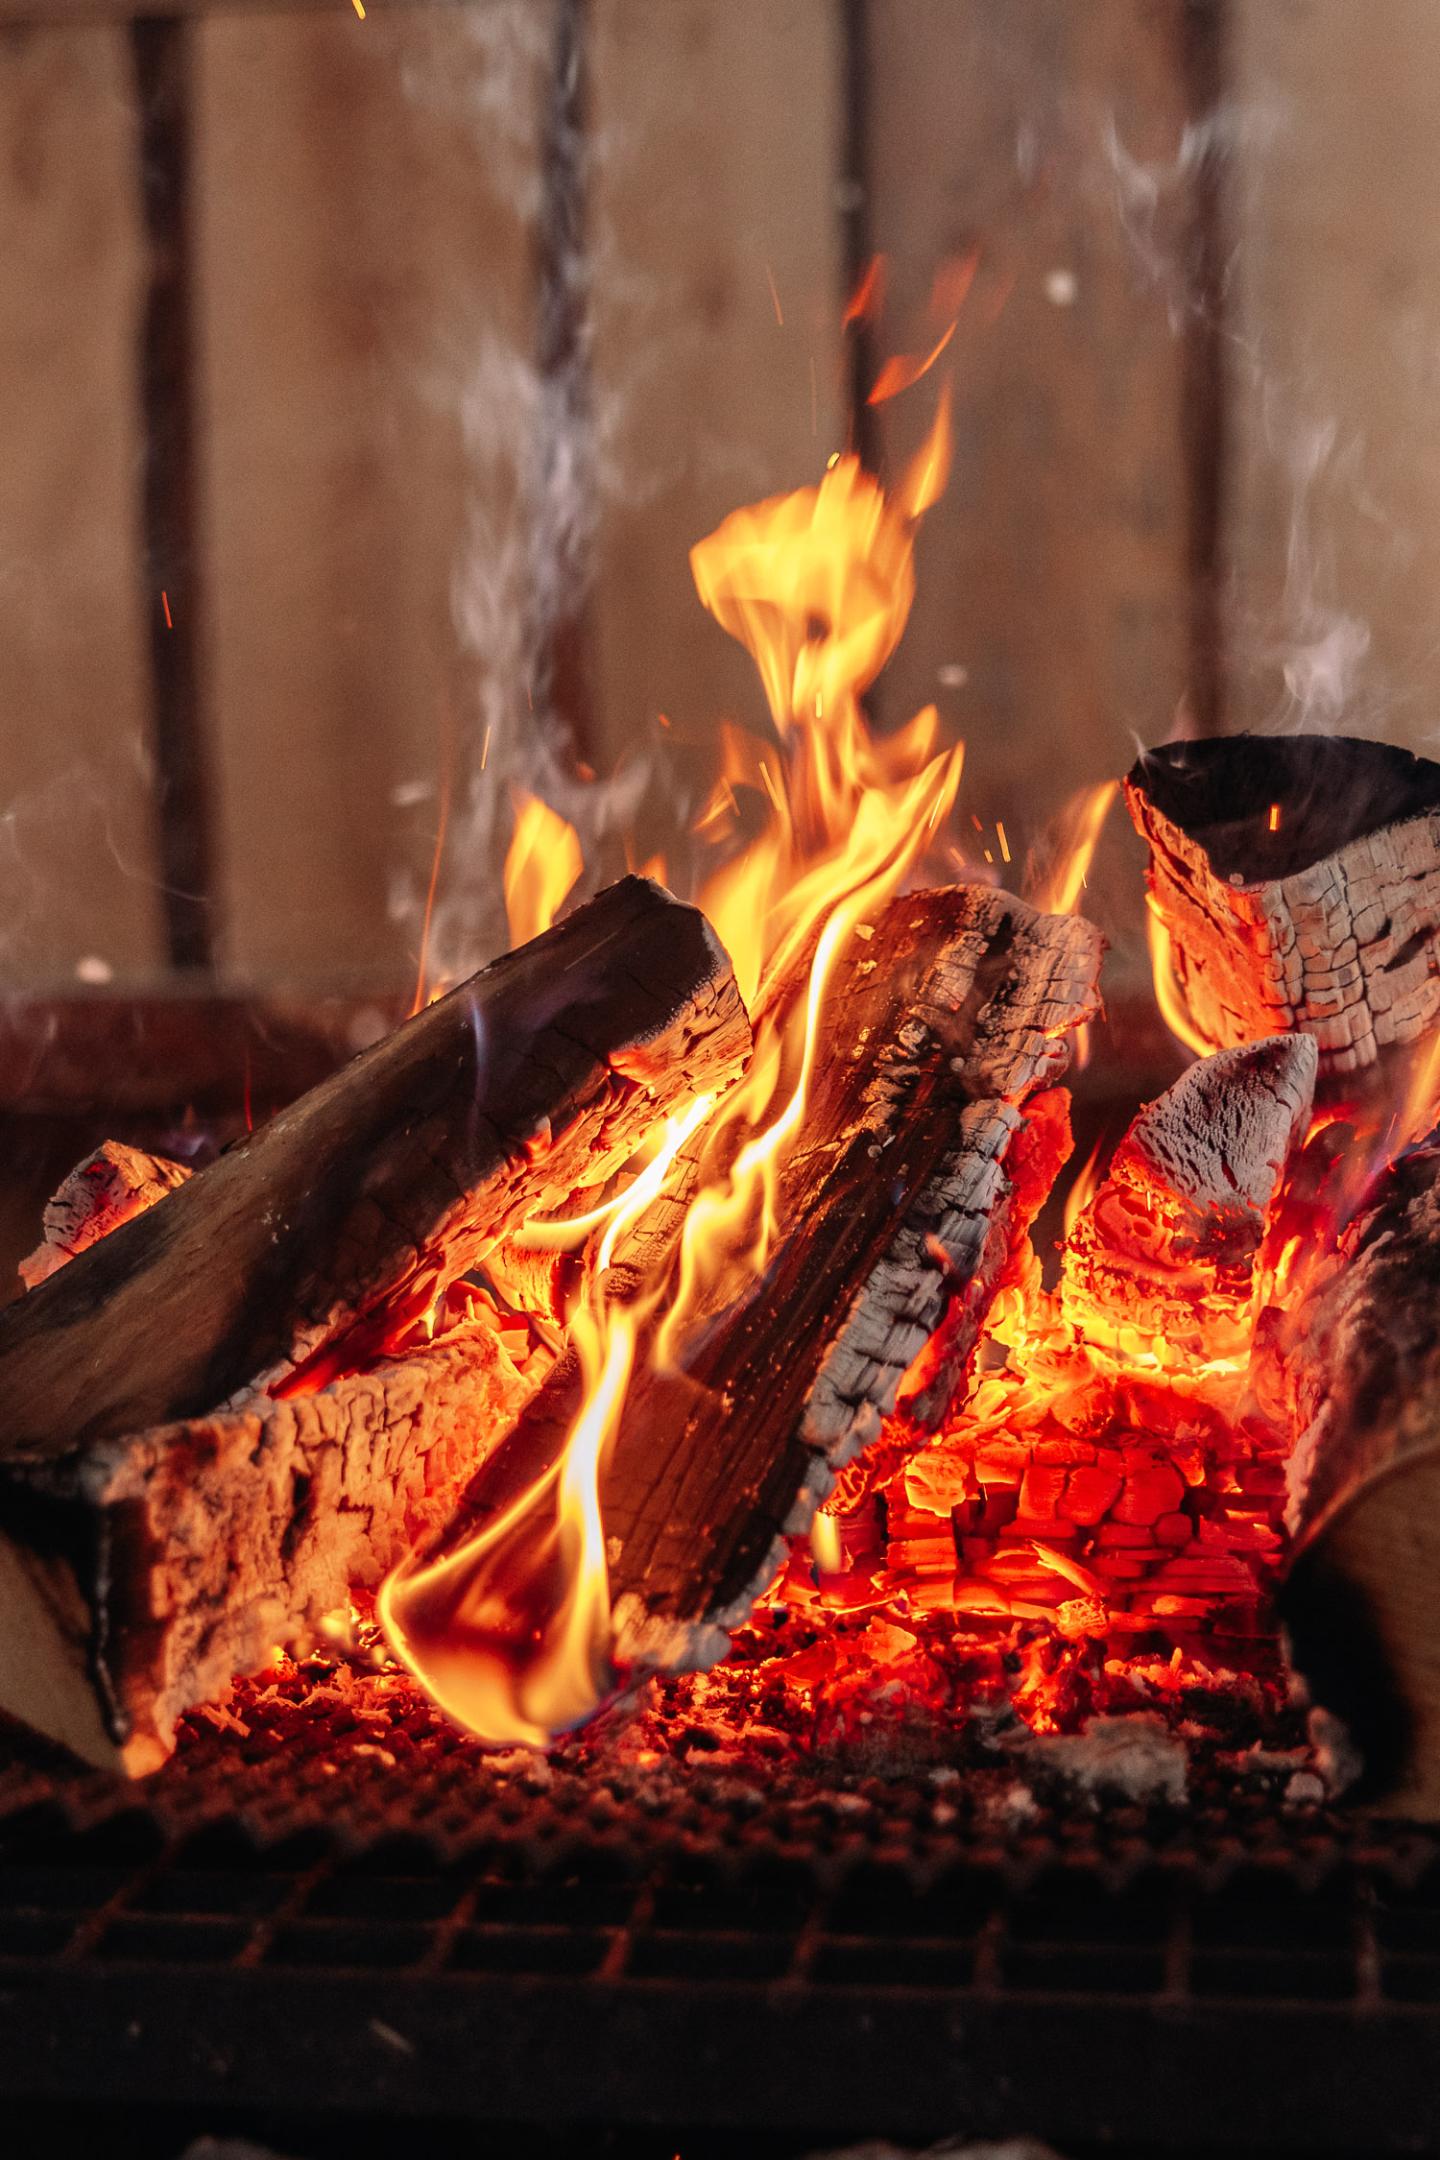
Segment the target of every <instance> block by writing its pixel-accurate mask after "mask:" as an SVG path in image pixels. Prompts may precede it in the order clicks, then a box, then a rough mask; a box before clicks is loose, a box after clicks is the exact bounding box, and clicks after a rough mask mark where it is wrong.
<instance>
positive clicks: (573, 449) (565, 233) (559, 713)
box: [531, 0, 597, 759]
mask: <svg viewBox="0 0 1440 2160" xmlns="http://www.w3.org/2000/svg"><path fill="white" fill-rule="evenodd" d="M587 28H588V24H587V0H556V11H555V43H554V49H553V54H552V58H551V67H550V79H549V83H548V86H547V93H546V99H545V109H544V113H543V116H542V122H541V131H540V186H541V199H540V219H539V230H538V234H537V239H536V282H537V305H538V322H537V340H536V365H537V369H538V372H539V377H540V412H539V426H540V440H539V444H538V472H537V483H536V490H535V500H534V503H533V506H532V510H533V517H534V531H533V534H532V540H531V546H532V558H531V559H532V565H533V577H532V586H533V604H534V610H535V617H534V624H533V654H534V658H533V670H534V673H533V680H532V684H531V697H532V703H533V705H534V708H535V710H536V711H537V712H538V713H540V714H542V715H548V716H549V717H550V718H551V719H553V720H558V721H560V722H561V723H563V725H564V726H565V728H566V729H567V730H568V732H569V736H570V741H571V745H572V748H573V751H574V754H575V756H576V757H577V758H582V759H583V758H584V757H585V756H586V754H587V753H588V751H589V748H590V746H591V743H592V741H593V735H594V729H593V711H592V697H591V675H590V667H589V659H590V638H589V624H588V608H587V600H588V595H589V588H590V582H591V577H592V575H593V562H592V553H593V543H594V537H595V530H596V524H597V508H596V500H595V471H594V440H593V429H594V408H593V397H592V386H591V374H590V359H591V321H590V263H589V256H588V252H587V246H586V209H587V200H586V198H587V194H588V181H589V170H588V166H589V156H588V143H587V135H586V131H587V123H588V110H587V106H588V97H587V90H588V82H587V66H586V33H587Z"/></svg>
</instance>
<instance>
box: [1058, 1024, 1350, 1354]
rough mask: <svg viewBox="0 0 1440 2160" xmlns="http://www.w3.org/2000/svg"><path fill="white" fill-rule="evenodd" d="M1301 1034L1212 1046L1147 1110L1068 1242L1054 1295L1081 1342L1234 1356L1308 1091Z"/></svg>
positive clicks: (1245, 1329) (1304, 1119)
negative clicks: (1225, 1047) (1211, 1053)
mask: <svg viewBox="0 0 1440 2160" xmlns="http://www.w3.org/2000/svg"><path fill="white" fill-rule="evenodd" d="M1317 1062H1318V1060H1317V1053H1316V1046H1315V1044H1314V1042H1313V1041H1312V1040H1311V1038H1310V1037H1309V1036H1308V1035H1275V1036H1270V1037H1268V1038H1267V1039H1266V1040H1265V1041H1263V1042H1257V1043H1248V1044H1244V1045H1242V1046H1241V1047H1239V1048H1237V1049H1233V1050H1219V1051H1217V1052H1216V1053H1215V1054H1214V1056H1213V1057H1208V1058H1202V1059H1201V1060H1200V1061H1199V1063H1198V1064H1195V1065H1192V1066H1191V1067H1190V1069H1189V1071H1188V1072H1185V1073H1182V1075H1181V1077H1180V1078H1179V1079H1178V1080H1177V1081H1176V1082H1175V1084H1174V1085H1173V1087H1171V1088H1169V1089H1167V1091H1166V1092H1165V1094H1163V1095H1162V1096H1160V1097H1159V1099H1158V1100H1157V1101H1155V1102H1153V1103H1151V1104H1150V1105H1149V1106H1148V1107H1147V1108H1146V1109H1144V1110H1142V1111H1141V1113H1140V1115H1139V1116H1138V1117H1137V1118H1136V1119H1135V1121H1134V1123H1133V1124H1132V1125H1131V1127H1130V1129H1129V1131H1128V1132H1127V1133H1126V1134H1125V1137H1124V1139H1123V1140H1122V1141H1121V1142H1120V1144H1119V1146H1118V1147H1117V1148H1116V1150H1115V1153H1114V1155H1113V1156H1112V1157H1111V1160H1110V1167H1109V1170H1108V1172H1107V1173H1106V1176H1105V1179H1104V1182H1103V1183H1102V1184H1101V1186H1100V1189H1099V1191H1098V1192H1097V1193H1096V1194H1095V1197H1094V1199H1093V1200H1091V1202H1090V1203H1089V1205H1088V1206H1087V1207H1085V1208H1083V1209H1082V1210H1081V1213H1080V1215H1079V1216H1078V1218H1077V1220H1076V1222H1075V1225H1074V1228H1073V1229H1072V1230H1071V1232H1070V1235H1069V1237H1068V1238H1067V1239H1066V1241H1065V1255H1064V1260H1063V1263H1062V1267H1061V1275H1060V1303H1061V1310H1062V1311H1063V1313H1064V1315H1065V1318H1066V1319H1067V1320H1068V1321H1070V1322H1071V1324H1072V1325H1073V1326H1075V1327H1077V1328H1078V1329H1079V1331H1080V1333H1081V1334H1082V1335H1084V1336H1085V1337H1086V1338H1087V1339H1088V1340H1089V1341H1091V1342H1095V1343H1099V1344H1102V1345H1104V1346H1106V1347H1108V1348H1111V1349H1118V1350H1120V1351H1122V1352H1127V1351H1128V1352H1129V1353H1131V1354H1135V1353H1139V1352H1147V1353H1148V1352H1153V1350H1154V1349H1155V1347H1156V1346H1157V1345H1159V1346H1161V1350H1162V1354H1169V1353H1173V1354H1174V1355H1175V1356H1176V1357H1177V1358H1180V1359H1184V1360H1187V1361H1193V1360H1196V1359H1202V1360H1208V1359H1214V1358H1227V1357H1236V1356H1243V1355H1245V1354H1246V1353H1247V1352H1248V1347H1249V1343H1250V1338H1251V1333H1252V1329H1253V1323H1254V1298H1255V1263H1256V1260H1257V1259H1258V1257H1259V1253H1260V1249H1261V1245H1262V1243H1263V1241H1264V1237H1265V1232H1266V1229H1267V1226H1268V1223H1269V1220H1270V1213H1271V1209H1272V1206H1273V1203H1274V1200H1275V1196H1276V1193H1277V1191H1278V1189H1279V1185H1280V1180H1281V1178H1282V1176H1283V1175H1284V1172H1285V1168H1286V1165H1287V1163H1288V1162H1289V1160H1290V1157H1291V1155H1292V1153H1293V1151H1294V1149H1295V1148H1296V1147H1297V1146H1298V1145H1299V1143H1300V1142H1301V1141H1302V1140H1303V1139H1304V1137H1305V1132H1306V1129H1307V1127H1308V1124H1309V1121H1310V1113H1311V1108H1312V1104H1313V1100H1314V1092H1315V1074H1316V1069H1317Z"/></svg>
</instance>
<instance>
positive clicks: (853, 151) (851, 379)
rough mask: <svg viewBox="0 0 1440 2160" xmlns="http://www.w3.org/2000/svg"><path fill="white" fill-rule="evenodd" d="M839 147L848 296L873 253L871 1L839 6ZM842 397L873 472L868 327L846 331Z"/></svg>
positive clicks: (849, 0) (856, 445)
mask: <svg viewBox="0 0 1440 2160" xmlns="http://www.w3.org/2000/svg"><path fill="white" fill-rule="evenodd" d="M840 52H841V117H840V126H841V142H840V184H839V189H838V201H839V211H840V257H841V263H842V265H843V275H844V278H845V291H846V294H847V296H848V295H849V294H850V293H853V292H854V291H855V289H856V287H857V286H858V284H859V283H860V280H861V278H862V277H863V276H864V275H865V269H866V265H867V264H868V263H869V261H870V257H871V255H872V253H873V252H874V245H873V243H874V233H873V228H872V223H871V216H870V0H840ZM845 354H846V381H845V397H846V405H847V408H848V417H849V423H850V447H851V449H852V450H854V451H855V453H856V455H857V456H858V457H859V459H860V461H861V463H862V464H863V465H865V466H867V467H868V468H869V469H870V470H871V471H872V472H873V471H874V470H875V460H876V457H877V455H878V451H879V440H878V430H877V428H876V425H875V408H874V407H873V406H872V405H868V404H867V403H866V402H865V401H866V398H867V396H868V394H869V390H870V385H871V384H872V383H873V382H874V380H875V341H874V338H873V335H872V333H871V329H870V325H869V322H868V321H865V320H862V321H859V322H854V323H851V324H850V326H849V328H848V330H847V331H846V344H845Z"/></svg>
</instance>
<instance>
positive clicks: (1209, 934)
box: [1125, 735, 1440, 1073]
mask: <svg viewBox="0 0 1440 2160" xmlns="http://www.w3.org/2000/svg"><path fill="white" fill-rule="evenodd" d="M1125 794H1126V800H1127V801H1128V803H1129V806H1130V814H1131V817H1132V818H1133V819H1134V821H1135V825H1136V828H1137V830H1138V831H1139V832H1140V834H1141V836H1142V838H1143V839H1144V840H1145V841H1146V843H1147V845H1148V847H1149V850H1150V862H1149V868H1148V873H1147V877H1148V883H1149V889H1150V904H1151V908H1152V911H1153V914H1154V917H1155V919H1156V922H1157V925H1158V927H1159V930H1160V932H1161V934H1162V939H1163V942H1164V944H1165V945H1166V946H1167V947H1168V955H1162V956H1161V957H1162V958H1168V965H1169V968H1170V970H1171V971H1172V973H1173V977H1174V983H1175V988H1176V990H1177V992H1178V995H1179V998H1180V1000H1181V1003H1182V1005H1183V1008H1184V1010H1183V1013H1182V1014H1181V1015H1180V1016H1178V1017H1179V1018H1180V1019H1181V1021H1182V1022H1183V1023H1187V1025H1186V1026H1185V1030H1184V1031H1185V1032H1187V1033H1188V1034H1191V1035H1193V1036H1194V1038H1195V1041H1196V1046H1197V1047H1201V1048H1210V1049H1218V1048H1224V1047H1228V1046H1229V1045H1231V1044H1234V1043H1241V1042H1251V1041H1254V1040H1255V1039H1256V1038H1257V1037H1259V1036H1262V1035H1272V1034H1276V1033H1280V1032H1282V1031H1286V1032H1288V1031H1291V1030H1295V1029H1299V1030H1302V1031H1304V1032H1305V1033H1307V1034H1311V1035H1313V1036H1314V1037H1315V1039H1316V1041H1317V1043H1318V1044H1319V1046H1320V1058H1321V1068H1322V1072H1336V1073H1339V1072H1354V1071H1358V1070H1360V1069H1361V1068H1363V1067H1365V1066H1368V1065H1372V1064H1373V1063H1374V1062H1375V1060H1376V1059H1377V1057H1378V1056H1379V1055H1380V1053H1381V1051H1382V1050H1383V1049H1384V1047H1385V1046H1386V1045H1387V1044H1390V1043H1408V1042H1412V1041H1414V1039H1415V1038H1416V1037H1417V1036H1419V1035H1421V1034H1423V1033H1424V1032H1425V1031H1426V1030H1427V1029H1428V1028H1430V1027H1431V1026H1433V1025H1434V1023H1435V1021H1436V1019H1437V1017H1440V765H1435V764H1431V763H1430V762H1429V761H1428V760H1427V759H1424V758H1417V757H1414V756H1412V755H1411V754H1410V752H1409V751H1406V750H1396V749H1393V748H1391V747H1390V746H1389V745H1388V744H1385V743H1375V742H1362V741H1359V740H1357V739H1355V738H1353V737H1349V736H1309V735H1292V736H1255V735H1235V736H1229V737H1225V738H1221V739H1216V740H1214V741H1209V742H1186V743H1169V744H1166V745H1165V746H1164V748H1162V749H1159V750H1151V751H1147V752H1146V753H1145V755H1144V756H1143V757H1142V758H1140V759H1139V761H1138V762H1137V763H1136V764H1135V765H1134V767H1133V768H1132V769H1131V772H1130V774H1129V777H1128V778H1127V780H1126V783H1125Z"/></svg>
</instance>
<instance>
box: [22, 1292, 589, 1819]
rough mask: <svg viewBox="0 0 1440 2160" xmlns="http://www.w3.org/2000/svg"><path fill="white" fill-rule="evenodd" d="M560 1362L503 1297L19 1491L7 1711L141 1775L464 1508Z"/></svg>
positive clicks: (86, 1453)
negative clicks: (313, 1385) (503, 1317)
mask: <svg viewBox="0 0 1440 2160" xmlns="http://www.w3.org/2000/svg"><path fill="white" fill-rule="evenodd" d="M549 1363H550V1358H549V1354H548V1353H547V1352H546V1351H545V1350H544V1349H543V1348H542V1347H541V1346H539V1345H538V1344H535V1343H533V1342H527V1341H526V1340H525V1338H524V1334H523V1331H517V1330H516V1329H515V1328H513V1327H512V1328H506V1327H505V1326H504V1325H503V1324H502V1323H500V1322H499V1321H498V1320H497V1319H496V1318H495V1317H494V1316H493V1315H492V1314H489V1313H487V1312H486V1311H485V1310H484V1308H483V1306H482V1307H481V1308H480V1309H479V1310H477V1311H476V1312H475V1313H474V1314H473V1315H472V1316H471V1317H469V1318H468V1319H465V1318H462V1320H461V1322H460V1323H459V1325H458V1326H457V1327H456V1329H455V1332H454V1333H453V1334H451V1335H448V1336H447V1337H446V1338H445V1339H444V1340H442V1341H439V1342H436V1343H434V1344H433V1345H427V1346H425V1347H423V1348H418V1349H415V1350H413V1351H411V1352H410V1353H409V1354H408V1355H400V1356H396V1357H382V1358H379V1359H377V1360H376V1361H375V1362H374V1364H373V1365H371V1366H370V1367H369V1369H368V1370H366V1371H364V1372H358V1373H346V1374H343V1375H341V1376H340V1377H338V1378H337V1379H335V1380H333V1381H331V1382H330V1383H329V1385H328V1386H325V1387H323V1388H321V1389H319V1390H317V1391H315V1392H308V1391H305V1392H298V1391H297V1392H296V1393H295V1394H293V1395H286V1396H284V1397H282V1398H281V1399H279V1400H277V1399H275V1398H274V1397H270V1396H264V1395H259V1396H256V1397H255V1398H254V1399H253V1401H252V1404H251V1406H250V1407H249V1408H248V1409H245V1410H232V1411H221V1412H218V1413H217V1414H215V1415H214V1416H210V1417H197V1418H189V1419H185V1420H182V1421H180V1422H178V1423H175V1424H170V1425H160V1426H156V1427H153V1428H152V1429H151V1430H149V1431H147V1432H142V1433H135V1434H131V1435H127V1436H125V1437H122V1438H118V1439H115V1440H108V1441H100V1442H97V1443H95V1444H94V1445H92V1446H90V1447H88V1448H86V1449H84V1450H82V1451H78V1452H76V1453H74V1454H71V1455H69V1456H67V1457H64V1458H62V1459H61V1460H60V1461H59V1462H57V1463H54V1464H52V1465H47V1467H46V1472H45V1475H44V1476H43V1477H38V1476H37V1477H36V1478H34V1479H33V1480H32V1481H30V1482H29V1483H25V1482H22V1481H19V1480H16V1481H13V1482H9V1483H7V1486H6V1489H5V1491H4V1494H3V1497H0V1614H3V1625H0V1709H4V1710H5V1711H6V1712H7V1713H8V1714H9V1715H10V1716H12V1717H18V1718H21V1719H23V1720H24V1721H25V1723H27V1724H28V1725H31V1726H33V1727H34V1728H35V1729H36V1730H37V1731H39V1732H43V1733H45V1734H47V1735H48V1736H49V1737H50V1738H51V1739H53V1740H58V1741H60V1742H61V1743H62V1744H63V1745H65V1746H66V1747H69V1748H71V1749H72V1750H73V1751H74V1752H75V1753H76V1754H77V1755H79V1756H81V1757H83V1758H84V1760H86V1761H87V1762H92V1763H95V1764H97V1765H99V1766H100V1767H102V1768H107V1769H116V1770H124V1771H127V1772H128V1773H129V1774H130V1775H131V1776H140V1775H143V1774H145V1773H146V1772H148V1771H150V1770H153V1769H155V1768H157V1767H158V1765H159V1764H160V1763H161V1762H162V1761H163V1760H164V1759H165V1757H166V1756H167V1755H168V1754H169V1752H170V1749H171V1748H172V1746H173V1745H174V1738H175V1726H176V1722H177V1720H178V1719H179V1718H180V1717H181V1716H182V1714H183V1713H184V1712H185V1711H186V1710H188V1709H191V1708H193V1707H194V1705H195V1704H197V1703H202V1702H209V1701H213V1700H214V1699H215V1698H217V1697H219V1696H222V1695H223V1694H224V1692H225V1690H226V1688H227V1687H228V1686H229V1684H230V1682H231V1680H232V1679H233V1678H234V1677H235V1676H236V1675H237V1674H240V1673H249V1672H255V1671H257V1670H259V1669H260V1668H261V1667H262V1666H264V1665H265V1664H266V1663H267V1662H268V1660H269V1658H270V1657H271V1656H272V1655H273V1653H274V1648H275V1646H277V1645H280V1646H286V1645H290V1644H294V1643H300V1644H308V1643H311V1642H314V1641H315V1640H317V1639H318V1637H319V1635H320V1633H321V1630H322V1628H323V1626H324V1624H325V1622H326V1620H327V1617H328V1616H329V1615H331V1614H333V1613H334V1612H336V1611H337V1610H338V1611H339V1612H341V1613H343V1612H344V1610H345V1608H346V1602H347V1599H348V1598H349V1596H350V1594H351V1592H352V1591H354V1590H356V1589H361V1590H364V1589H374V1588H376V1587H377V1586H378V1584H379V1583H380V1582H381V1580H382V1579H383V1577H384V1576H385V1575H386V1574H387V1573H388V1572H389V1570H390V1569H391V1568H392V1567H393V1566H394V1565H395V1563H396V1562H397V1561H398V1560H400V1559H401V1558H402V1557H403V1555H404V1554H405V1553H406V1552H407V1551H408V1550H409V1549H410V1547H411V1546H412V1545H413V1544H414V1543H415V1541H416V1539H417V1538H421V1537H424V1536H426V1535H428V1534H429V1533H431V1532H432V1531H434V1530H435V1529H437V1528H438V1527H439V1525H440V1524H441V1523H442V1522H443V1521H444V1520H445V1519H446V1517H447V1516H448V1515H449V1514H450V1512H451V1510H452V1509H453V1508H454V1506H455V1504H456V1502H457V1500H458V1498H459V1496H460V1494H461V1492H462V1491H463V1490H464V1487H465V1483H466V1480H467V1479H468V1477H469V1476H470V1474H471V1471H472V1469H473V1467H474V1461H475V1451H476V1445H477V1438H476V1436H477V1435H481V1436H483V1435H484V1434H486V1433H487V1432H489V1431H491V1430H494V1429H496V1428H500V1429H503V1428H504V1427H506V1426H508V1425H509V1424H511V1423H512V1422H513V1421H514V1419H515V1418H516V1416H517V1415H518V1414H519V1412H520V1411H521V1409H522V1408H523V1406H524V1404H525V1403H526V1401H527V1400H528V1399H529V1397H530V1396H531V1394H532V1393H533V1392H534V1389H535V1387H536V1385H537V1384H538V1382H539V1381H540V1380H541V1379H542V1378H543V1376H544V1374H545V1372H546V1370H547V1369H548V1367H549Z"/></svg>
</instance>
